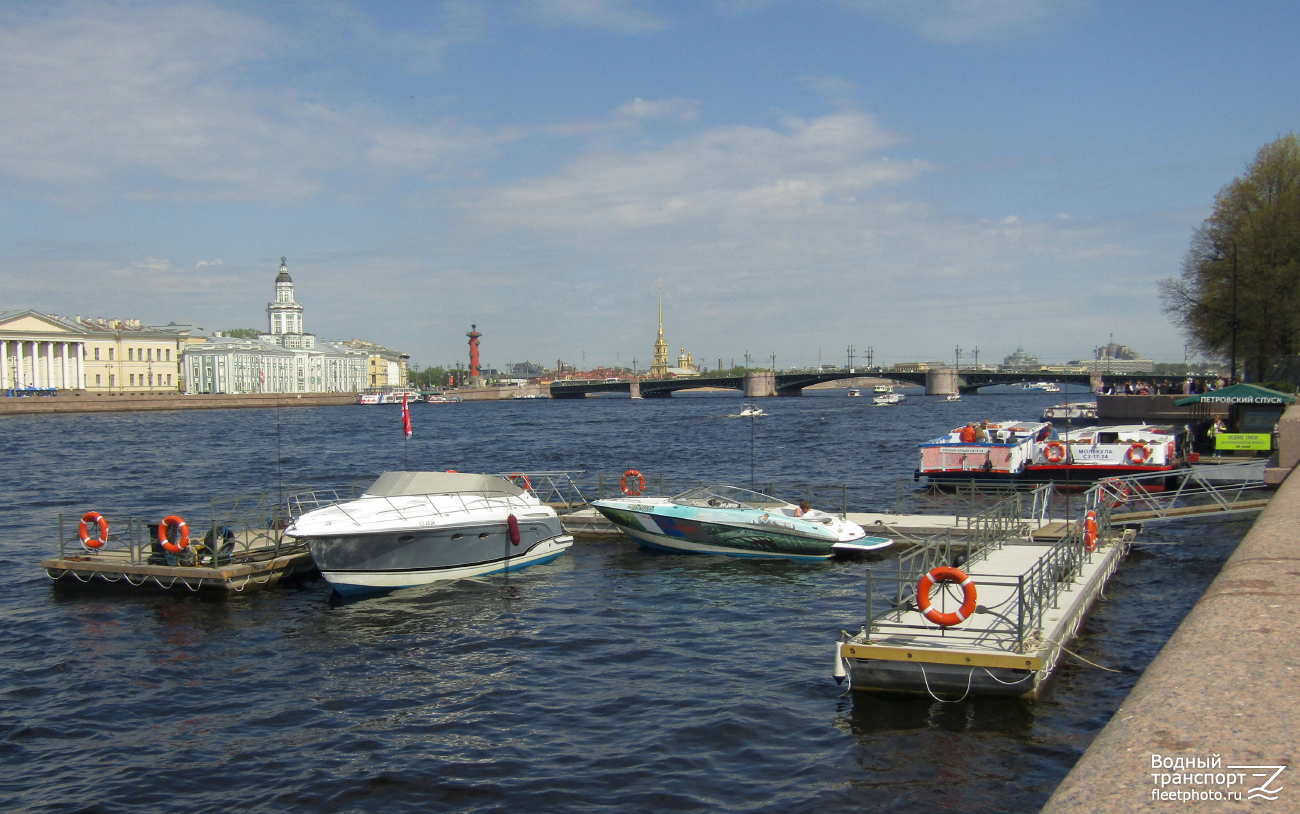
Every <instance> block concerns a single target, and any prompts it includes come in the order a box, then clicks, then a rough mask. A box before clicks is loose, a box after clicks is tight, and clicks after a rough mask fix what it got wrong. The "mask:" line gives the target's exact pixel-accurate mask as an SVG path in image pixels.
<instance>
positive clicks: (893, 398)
mask: <svg viewBox="0 0 1300 814" xmlns="http://www.w3.org/2000/svg"><path fill="white" fill-rule="evenodd" d="M905 398H906V396H904V395H903V394H902V393H885V394H884V395H880V396H876V397H875V398H873V399H872V400H871V403H872V404H874V405H876V406H877V407H884V406H885V405H888V404H902V403H903V399H905Z"/></svg>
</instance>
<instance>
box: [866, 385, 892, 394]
mask: <svg viewBox="0 0 1300 814" xmlns="http://www.w3.org/2000/svg"><path fill="white" fill-rule="evenodd" d="M871 392H873V393H892V392H894V386H893V385H892V384H878V385H876V386H875V387H873V388H871Z"/></svg>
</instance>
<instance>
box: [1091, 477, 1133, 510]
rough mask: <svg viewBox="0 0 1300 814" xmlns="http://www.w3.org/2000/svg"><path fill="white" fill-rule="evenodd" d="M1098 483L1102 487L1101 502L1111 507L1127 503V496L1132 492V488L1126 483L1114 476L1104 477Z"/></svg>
mask: <svg viewBox="0 0 1300 814" xmlns="http://www.w3.org/2000/svg"><path fill="white" fill-rule="evenodd" d="M1099 485H1100V486H1101V487H1102V490H1101V499H1102V502H1103V503H1105V504H1106V505H1107V506H1109V507H1110V508H1112V509H1113V508H1115V507H1116V506H1123V505H1124V504H1125V503H1128V499H1129V496H1130V495H1132V494H1133V489H1132V488H1131V487H1130V486H1129V485H1128V484H1127V483H1125V482H1124V481H1122V480H1116V479H1115V478H1105V479H1103V480H1102V481H1101V483H1100V484H1099Z"/></svg>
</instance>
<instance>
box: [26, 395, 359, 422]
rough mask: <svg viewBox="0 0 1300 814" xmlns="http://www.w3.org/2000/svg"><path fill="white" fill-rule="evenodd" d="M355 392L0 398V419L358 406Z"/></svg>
mask: <svg viewBox="0 0 1300 814" xmlns="http://www.w3.org/2000/svg"><path fill="white" fill-rule="evenodd" d="M355 402H356V395H355V394H353V393H299V394H294V393H256V394H248V395H239V396H233V395H206V394H196V395H192V396H186V395H182V394H167V395H157V394H151V395H108V394H99V393H82V394H79V395H74V394H66V395H65V394H60V395H57V396H23V397H21V398H6V397H0V416H5V415H32V414H37V413H100V412H121V411H124V410H217V409H230V408H238V407H322V406H330V405H336V404H354V403H355Z"/></svg>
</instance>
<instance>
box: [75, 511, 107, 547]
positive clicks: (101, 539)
mask: <svg viewBox="0 0 1300 814" xmlns="http://www.w3.org/2000/svg"><path fill="white" fill-rule="evenodd" d="M87 524H93V525H96V526H99V536H98V537H91V536H90V527H89V525H87ZM77 535H78V536H79V537H81V544H82V545H83V546H85V547H86V548H89V549H91V550H94V549H99V548H103V547H104V543H107V542H108V521H107V520H105V519H104V515H102V514H100V513H99V512H86V513H85V514H84V515H82V517H81V525H79V526H77Z"/></svg>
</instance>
